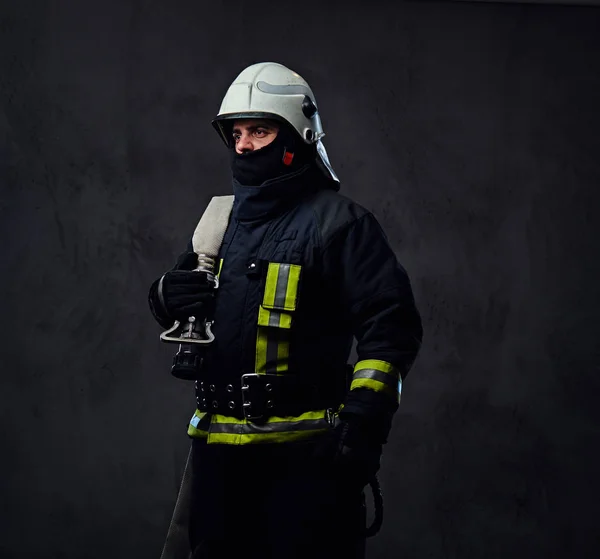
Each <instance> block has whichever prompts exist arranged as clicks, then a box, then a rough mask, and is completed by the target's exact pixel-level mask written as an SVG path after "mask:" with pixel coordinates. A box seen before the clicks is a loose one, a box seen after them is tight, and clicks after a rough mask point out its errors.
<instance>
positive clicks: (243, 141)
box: [232, 118, 279, 154]
mask: <svg viewBox="0 0 600 559" xmlns="http://www.w3.org/2000/svg"><path fill="white" fill-rule="evenodd" d="M277 132H279V125H278V124H277V122H276V121H274V120H270V119H266V118H242V119H239V120H236V121H234V123H233V130H232V134H233V141H234V142H235V151H236V152H237V153H239V154H242V153H247V152H249V151H255V150H257V149H260V148H264V147H265V146H267V145H269V144H270V143H271V142H272V141H273V140H274V139H275V138H276V137H277Z"/></svg>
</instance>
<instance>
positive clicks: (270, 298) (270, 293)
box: [263, 262, 279, 308]
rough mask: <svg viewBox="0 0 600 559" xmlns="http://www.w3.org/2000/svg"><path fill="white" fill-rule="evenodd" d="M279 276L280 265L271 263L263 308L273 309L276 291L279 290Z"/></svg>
mask: <svg viewBox="0 0 600 559" xmlns="http://www.w3.org/2000/svg"><path fill="white" fill-rule="evenodd" d="M278 276H279V264H276V263H274V262H269V268H268V269H267V281H266V283H265V293H264V296H263V306H265V307H271V308H272V307H273V305H274V304H275V291H276V290H277V278H278Z"/></svg>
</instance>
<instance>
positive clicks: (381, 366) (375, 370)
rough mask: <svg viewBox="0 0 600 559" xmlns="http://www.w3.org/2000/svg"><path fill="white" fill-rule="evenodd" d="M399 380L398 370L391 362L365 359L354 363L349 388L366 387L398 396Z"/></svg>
mask: <svg viewBox="0 0 600 559" xmlns="http://www.w3.org/2000/svg"><path fill="white" fill-rule="evenodd" d="M401 382H402V380H401V377H400V371H399V370H398V369H397V368H396V367H394V366H393V365H392V364H391V363H388V362H387V361H379V360H378V359H366V360H364V361H359V362H358V363H357V364H356V365H355V367H354V375H353V376H352V383H351V384H350V390H354V389H356V388H367V389H369V390H374V391H375V392H384V393H386V394H389V395H390V396H391V397H393V398H399V395H400V389H401Z"/></svg>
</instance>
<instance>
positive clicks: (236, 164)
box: [231, 122, 316, 186]
mask: <svg viewBox="0 0 600 559" xmlns="http://www.w3.org/2000/svg"><path fill="white" fill-rule="evenodd" d="M278 124H279V132H278V133H277V137H276V138H275V139H274V140H273V141H272V142H271V143H270V144H268V145H266V146H265V147H263V148H260V149H257V150H254V151H249V152H247V153H244V154H241V155H240V154H238V153H237V152H236V151H235V147H233V148H231V172H232V174H233V178H234V179H236V180H237V181H238V182H239V183H240V184H241V185H244V186H260V185H262V184H263V183H265V182H266V181H270V180H273V179H277V178H279V177H282V176H284V175H288V174H291V173H295V172H296V171H298V170H299V169H300V168H301V167H303V166H304V165H306V164H307V163H310V162H312V161H314V160H315V157H316V150H315V146H314V145H308V144H306V143H305V142H304V141H302V139H301V138H300V136H299V135H298V133H297V132H296V131H295V130H294V129H293V128H292V127H291V126H290V125H289V124H286V123H283V122H279V123H278Z"/></svg>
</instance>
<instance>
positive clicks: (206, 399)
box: [196, 373, 335, 421]
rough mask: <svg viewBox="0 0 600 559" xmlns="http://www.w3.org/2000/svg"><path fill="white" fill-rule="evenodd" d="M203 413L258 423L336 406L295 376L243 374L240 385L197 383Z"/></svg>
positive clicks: (312, 385)
mask: <svg viewBox="0 0 600 559" xmlns="http://www.w3.org/2000/svg"><path fill="white" fill-rule="evenodd" d="M196 403H197V405H198V409H199V410H200V411H205V412H209V413H218V414H222V415H229V416H233V417H238V418H240V419H241V418H246V419H249V420H253V421H257V420H261V419H266V418H268V417H270V416H288V415H300V414H302V413H304V412H307V411H311V410H316V409H324V408H327V407H331V406H333V405H334V404H335V403H334V402H331V401H329V402H325V399H324V398H323V397H322V396H321V397H320V395H319V394H318V388H317V386H316V385H314V384H310V383H309V382H307V381H306V379H304V378H302V377H300V376H299V375H294V374H288V373H285V374H282V375H272V374H264V375H262V374H261V375H259V374H256V373H248V374H244V375H242V376H241V378H240V383H239V384H237V383H235V384H223V383H219V382H216V381H215V382H213V381H211V380H210V379H205V380H198V381H196Z"/></svg>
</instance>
